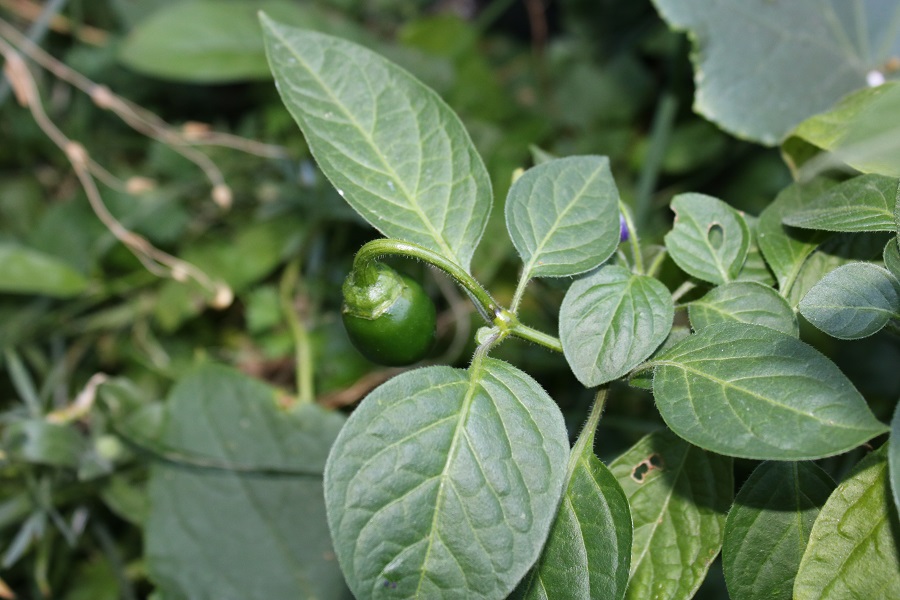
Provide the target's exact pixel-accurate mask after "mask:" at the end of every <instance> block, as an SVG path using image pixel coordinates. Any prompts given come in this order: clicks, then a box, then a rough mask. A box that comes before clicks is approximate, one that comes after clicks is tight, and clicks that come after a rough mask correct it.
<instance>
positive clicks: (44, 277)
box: [0, 243, 88, 298]
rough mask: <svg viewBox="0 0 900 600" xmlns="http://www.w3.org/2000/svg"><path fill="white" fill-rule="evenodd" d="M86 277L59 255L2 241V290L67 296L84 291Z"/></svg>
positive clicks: (0, 247) (0, 267)
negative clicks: (63, 260)
mask: <svg viewBox="0 0 900 600" xmlns="http://www.w3.org/2000/svg"><path fill="white" fill-rule="evenodd" d="M87 285H88V281H87V279H85V277H84V276H83V275H82V274H81V273H79V272H78V271H76V270H75V269H73V268H72V267H70V266H69V265H67V264H66V263H64V262H62V261H61V260H59V259H58V258H56V257H54V256H51V255H49V254H45V253H43V252H38V251H37V250H32V249H31V248H26V247H24V246H19V245H17V244H12V243H0V292H5V293H11V294H43V295H45V296H53V297H56V298H67V297H70V296H75V295H77V294H80V293H81V292H83V291H84V290H85V289H86V288H87Z"/></svg>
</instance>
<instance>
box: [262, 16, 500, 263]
mask: <svg viewBox="0 0 900 600" xmlns="http://www.w3.org/2000/svg"><path fill="white" fill-rule="evenodd" d="M261 20H262V25H263V32H264V37H265V40H266V51H267V55H268V57H269V64H270V65H271V68H272V72H273V73H274V74H275V82H276V86H277V87H278V90H279V93H280V94H281V98H282V100H283V101H284V104H285V105H286V106H287V108H288V111H289V112H290V113H291V115H293V117H294V119H295V120H296V121H297V124H298V125H299V126H300V129H301V130H302V131H303V134H304V135H305V136H306V141H307V143H308V144H309V147H310V149H311V150H312V153H313V156H314V157H315V158H316V162H317V163H318V165H319V167H320V168H321V169H322V172H323V173H325V175H326V176H327V177H328V179H329V180H330V181H331V183H332V184H333V185H334V186H335V187H336V188H337V189H338V192H339V193H340V194H341V196H343V197H344V199H345V200H346V201H347V202H349V203H350V205H351V206H352V207H353V208H354V209H356V211H357V212H359V214H360V215H361V216H362V217H363V218H365V219H366V220H367V221H368V222H369V223H371V224H372V225H373V226H374V227H376V228H377V229H378V230H379V231H381V232H382V233H384V234H385V235H387V236H389V237H394V238H399V239H402V240H406V241H409V242H413V243H416V244H421V245H422V246H425V247H427V248H429V249H431V250H433V251H435V252H438V253H440V254H442V255H443V256H445V257H446V258H448V259H450V260H453V261H455V262H456V263H457V264H459V265H460V266H461V267H463V268H464V269H467V270H468V268H469V263H470V261H471V259H472V254H473V252H474V251H475V247H476V246H477V245H478V241H479V239H480V238H481V234H482V232H483V231H484V228H485V224H486V223H487V218H488V214H489V213H490V209H491V194H492V191H491V182H490V179H489V178H488V174H487V170H486V169H485V166H484V163H483V162H482V160H481V157H480V156H479V155H478V152H477V151H476V150H475V146H474V144H473V143H472V140H471V139H470V138H469V135H468V133H466V130H465V129H464V128H463V125H462V123H461V122H460V120H459V118H458V117H457V116H456V114H455V113H454V112H453V111H452V110H451V109H450V107H448V106H447V104H446V103H445V102H444V101H443V100H442V99H441V98H440V97H439V96H438V95H437V94H436V93H435V92H434V91H433V90H431V89H430V88H428V87H426V86H425V85H424V84H422V83H421V82H419V81H418V80H417V79H415V78H414V77H413V76H412V75H410V74H409V73H408V72H406V71H405V70H403V69H401V68H400V67H398V66H396V65H395V64H393V63H391V62H389V61H388V60H386V59H384V58H382V57H381V56H379V55H377V54H375V53H374V52H372V51H370V50H367V49H366V48H363V47H362V46H359V45H357V44H354V43H351V42H347V41H344V40H342V39H339V38H335V37H331V36H328V35H324V34H320V33H315V32H312V31H304V30H302V29H295V28H293V27H289V26H287V25H282V24H280V23H276V22H275V21H272V20H271V19H269V18H268V17H266V16H265V15H263V16H262V17H261Z"/></svg>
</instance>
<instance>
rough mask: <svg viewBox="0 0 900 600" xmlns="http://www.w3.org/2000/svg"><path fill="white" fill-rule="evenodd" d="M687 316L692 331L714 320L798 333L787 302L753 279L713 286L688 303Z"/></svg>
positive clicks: (712, 323)
mask: <svg viewBox="0 0 900 600" xmlns="http://www.w3.org/2000/svg"><path fill="white" fill-rule="evenodd" d="M688 315H689V316H690V319H691V326H692V327H693V328H694V330H695V331H697V330H700V329H702V328H704V327H709V326H710V325H715V324H717V323H750V324H751V325H764V326H766V327H771V328H772V329H775V330H777V331H781V332H783V333H787V334H790V335H793V336H797V335H799V332H800V329H799V327H798V325H797V318H796V317H795V316H794V311H793V309H792V308H791V307H790V305H789V304H788V303H787V301H786V300H785V299H784V298H783V297H782V296H781V295H780V294H779V293H778V292H776V291H775V290H773V289H772V288H770V287H768V286H765V285H762V284H761V283H756V282H754V281H735V282H732V283H726V284H724V285H720V286H717V287H714V288H713V289H712V290H710V291H709V292H708V293H707V294H706V295H705V296H703V297H702V298H700V299H698V300H695V301H693V302H691V303H690V305H689V307H688Z"/></svg>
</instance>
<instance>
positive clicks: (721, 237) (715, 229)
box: [706, 223, 725, 250]
mask: <svg viewBox="0 0 900 600" xmlns="http://www.w3.org/2000/svg"><path fill="white" fill-rule="evenodd" d="M706 238H707V239H708V240H709V243H710V245H711V246H712V247H713V248H715V249H716V250H718V249H719V248H721V247H722V242H724V241H725V230H723V229H722V226H721V225H719V224H718V223H713V224H712V225H710V226H709V231H707V232H706Z"/></svg>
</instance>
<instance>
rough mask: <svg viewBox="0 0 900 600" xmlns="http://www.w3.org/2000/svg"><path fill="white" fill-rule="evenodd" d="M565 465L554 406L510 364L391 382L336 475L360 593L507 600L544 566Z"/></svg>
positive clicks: (329, 484)
mask: <svg viewBox="0 0 900 600" xmlns="http://www.w3.org/2000/svg"><path fill="white" fill-rule="evenodd" d="M473 368H474V367H473ZM568 452H569V448H568V436H567V434H566V429H565V425H564V423H563V419H562V415H561V413H560V412H559V409H558V408H557V406H556V404H555V403H554V402H553V401H552V400H551V399H550V397H549V396H547V394H546V392H544V391H543V390H542V389H541V387H540V386H539V385H538V384H537V383H536V382H535V381H534V380H533V379H531V378H530V377H529V376H528V375H526V374H525V373H523V372H521V371H519V370H517V369H515V368H513V367H511V366H510V365H508V364H506V363H503V362H500V361H497V360H493V359H486V360H485V361H484V362H483V364H482V368H481V369H479V370H478V371H477V372H475V373H474V374H473V373H470V372H469V371H465V370H461V369H452V368H449V367H427V368H422V369H416V370H414V371H408V372H406V373H403V374H401V375H399V376H397V377H395V378H394V379H391V380H390V381H388V382H387V383H385V384H384V385H382V386H381V387H379V388H378V389H376V390H375V391H374V392H372V393H371V394H370V395H369V396H368V397H366V399H365V400H363V402H362V403H361V404H360V405H359V407H358V408H357V409H356V410H355V411H354V412H353V415H352V416H351V417H350V419H349V420H348V421H347V425H346V426H345V427H344V429H343V430H342V431H341V433H340V435H339V436H338V439H337V441H336V442H335V444H334V447H333V448H332V452H331V454H330V456H329V458H328V465H327V467H326V470H325V500H326V505H327V506H328V522H329V526H330V528H331V532H332V537H333V539H334V541H335V550H336V552H337V556H338V560H339V562H340V564H341V568H342V569H343V571H344V574H345V576H346V578H347V581H348V583H349V584H350V587H351V589H352V590H353V592H354V593H355V594H356V596H357V597H359V598H391V599H397V598H420V599H422V600H425V599H431V598H480V597H487V598H502V597H505V596H506V595H507V594H509V592H510V591H511V590H512V589H513V587H514V586H515V585H516V583H518V581H519V580H520V579H521V578H522V576H523V575H525V572H526V571H527V570H528V569H529V568H530V567H531V565H532V564H534V561H535V560H536V559H537V557H538V554H539V553H540V550H541V546H542V544H543V542H544V540H545V539H546V536H547V532H548V530H549V528H550V525H551V523H552V521H553V517H554V515H555V511H556V507H557V503H558V501H559V498H560V496H561V495H562V492H563V485H564V479H565V476H566V462H567V457H568Z"/></svg>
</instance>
